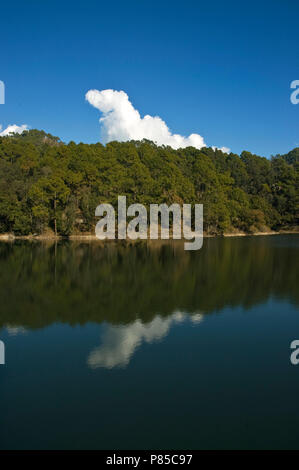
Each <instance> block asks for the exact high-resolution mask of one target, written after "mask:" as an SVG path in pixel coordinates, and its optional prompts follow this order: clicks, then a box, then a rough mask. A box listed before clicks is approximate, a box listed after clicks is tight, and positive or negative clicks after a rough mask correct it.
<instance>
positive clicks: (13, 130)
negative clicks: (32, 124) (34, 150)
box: [0, 124, 28, 137]
mask: <svg viewBox="0 0 299 470" xmlns="http://www.w3.org/2000/svg"><path fill="white" fill-rule="evenodd" d="M1 129H2V126H1V125H0V136H1V137H4V136H6V135H9V134H13V133H16V134H22V133H23V132H24V131H28V126H27V125H26V124H23V125H22V126H17V125H16V124H12V125H10V126H8V127H7V128H6V129H4V131H2V132H1Z"/></svg>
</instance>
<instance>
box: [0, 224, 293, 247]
mask: <svg viewBox="0 0 299 470" xmlns="http://www.w3.org/2000/svg"><path fill="white" fill-rule="evenodd" d="M298 234H299V228H296V229H295V230H294V229H293V230H279V231H277V232H276V231H268V232H254V233H245V232H228V233H223V234H216V235H210V234H207V233H204V235H203V238H233V237H257V236H270V235H298ZM15 240H27V241H60V240H69V241H96V242H116V241H120V242H121V243H124V242H125V243H126V242H128V243H130V244H132V243H136V242H137V243H138V242H139V243H140V242H157V241H163V242H166V241H169V240H171V241H184V238H182V240H173V239H172V238H169V240H162V239H158V240H151V239H147V240H140V239H137V240H131V239H128V240H118V239H117V238H116V239H115V240H100V239H98V238H97V237H96V236H95V235H91V234H86V235H81V234H80V235H70V236H62V235H57V236H55V235H19V236H18V235H14V234H11V233H4V234H0V242H1V241H2V242H13V241H15Z"/></svg>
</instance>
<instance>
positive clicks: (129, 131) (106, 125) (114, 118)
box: [85, 90, 228, 151]
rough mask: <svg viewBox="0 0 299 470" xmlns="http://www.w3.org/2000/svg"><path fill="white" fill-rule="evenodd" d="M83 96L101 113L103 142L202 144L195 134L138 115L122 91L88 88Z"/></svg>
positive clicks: (182, 146)
mask: <svg viewBox="0 0 299 470" xmlns="http://www.w3.org/2000/svg"><path fill="white" fill-rule="evenodd" d="M85 98H86V100H87V101H88V102H89V103H90V104H91V105H92V106H94V107H95V108H97V109H98V110H99V111H101V113H102V114H103V116H102V117H101V118H100V124H101V134H102V140H103V142H104V143H107V142H111V141H112V140H118V141H120V142H124V141H127V140H142V139H149V140H152V141H153V142H155V143H156V144H157V145H169V146H170V147H172V148H174V149H178V148H184V147H189V146H192V147H196V148H197V149H201V148H202V147H206V144H205V142H204V139H203V137H202V136H201V135H199V134H190V135H189V136H188V137H184V136H182V135H179V134H172V133H171V131H170V130H169V128H168V126H167V124H166V123H165V122H164V121H163V120H162V119H161V118H160V117H159V116H154V117H153V116H149V115H148V114H147V115H146V116H144V117H143V118H142V117H141V116H140V113H139V111H138V110H137V109H135V108H134V106H133V105H132V103H131V102H130V100H129V97H128V95H127V93H125V92H124V91H115V90H102V91H99V90H89V91H88V92H87V93H86V95H85ZM223 148H225V147H223ZM225 150H226V151H227V150H228V149H227V148H225Z"/></svg>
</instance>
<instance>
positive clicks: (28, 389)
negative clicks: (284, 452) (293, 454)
mask: <svg viewBox="0 0 299 470" xmlns="http://www.w3.org/2000/svg"><path fill="white" fill-rule="evenodd" d="M298 254H299V237H298V236H296V235H290V236H287V235H285V236H273V237H246V238H234V239H210V240H205V242H204V246H203V248H202V250H200V251H199V252H185V251H184V250H183V247H182V245H181V244H180V243H178V244H172V243H169V244H168V245H159V244H157V245H153V246H147V245H136V246H133V247H125V246H120V245H117V246H114V245H113V244H107V245H105V246H103V245H100V244H97V243H90V244H87V243H74V242H72V243H71V242H61V243H58V244H42V243H36V242H35V243H28V242H15V243H13V244H10V243H1V244H0V299H1V305H0V339H1V340H2V341H4V343H5V346H6V365H5V366H0V448H1V449H52V448H54V449H73V448H75V449H101V448H102V449H116V448H118V449H126V448H131V449H133V448H134V449H138V448H140V449H142V448H143V449H150V448H152V449H163V448H167V449H178V448H180V449H214V448H222V449H234V448H235V449H238V448H240V449H246V448H296V449H299V401H298V397H299V365H298V366H294V365H292V364H291V362H290V353H291V350H290V343H291V341H292V340H294V339H299V289H298Z"/></svg>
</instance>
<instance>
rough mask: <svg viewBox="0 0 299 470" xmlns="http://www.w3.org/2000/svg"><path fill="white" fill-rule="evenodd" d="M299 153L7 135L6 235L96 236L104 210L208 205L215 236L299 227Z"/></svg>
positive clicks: (2, 159) (2, 201)
mask: <svg viewBox="0 0 299 470" xmlns="http://www.w3.org/2000/svg"><path fill="white" fill-rule="evenodd" d="M298 160H299V148H296V149H294V150H292V151H291V152H289V153H288V154H286V155H276V156H273V157H272V158H271V159H267V158H264V157H260V156H258V155H254V154H251V153H250V152H247V151H244V152H242V153H241V155H240V156H239V155H236V154H233V153H230V154H225V153H223V152H222V151H221V150H213V149H212V148H202V149H201V150H197V149H195V148H193V147H187V148H185V149H179V150H173V149H172V148H171V147H165V146H162V147H158V146H156V145H155V144H154V143H153V142H150V141H146V140H143V141H140V142H139V141H138V142H137V141H131V142H110V143H109V144H107V145H106V146H103V145H102V144H100V143H97V144H83V143H80V144H75V143H74V142H69V143H68V144H64V143H63V142H61V141H60V139H59V138H57V137H53V136H52V135H50V134H46V133H45V132H44V131H38V130H30V131H27V132H24V133H23V134H20V135H17V134H14V135H10V136H7V137H0V233H14V234H15V235H38V234H43V233H49V232H51V233H53V234H58V235H63V236H68V235H71V234H76V233H83V232H86V233H88V232H89V233H90V232H93V230H94V226H95V223H96V219H95V216H94V213H95V208H96V206H97V205H99V204H100V203H104V202H109V203H111V204H113V205H115V206H116V204H117V197H118V195H126V196H127V203H128V204H132V203H135V202H139V203H142V204H144V205H145V206H148V205H149V204H150V203H163V202H165V203H167V204H171V203H174V202H176V203H179V204H183V203H192V204H195V203H203V205H204V229H205V231H206V232H208V233H209V234H222V233H225V232H235V231H244V232H247V233H253V232H257V231H267V230H270V229H271V230H280V229H286V228H290V227H294V226H296V225H297V224H298V201H299V198H298V169H299V163H298Z"/></svg>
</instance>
